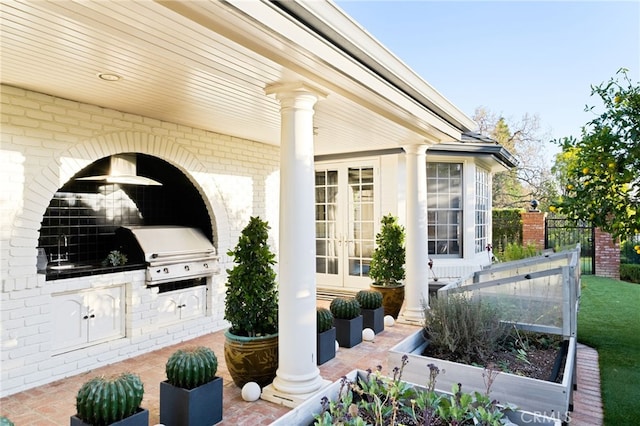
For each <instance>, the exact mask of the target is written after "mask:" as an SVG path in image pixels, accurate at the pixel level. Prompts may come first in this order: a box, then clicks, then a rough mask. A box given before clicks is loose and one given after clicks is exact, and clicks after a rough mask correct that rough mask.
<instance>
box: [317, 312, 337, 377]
mask: <svg viewBox="0 0 640 426" xmlns="http://www.w3.org/2000/svg"><path fill="white" fill-rule="evenodd" d="M316 326H317V328H318V335H317V339H316V352H317V354H316V355H317V357H316V358H317V365H322V364H324V363H325V362H327V361H329V360H330V359H333V358H335V356H336V328H335V327H334V326H333V314H332V313H331V311H330V310H329V309H327V308H322V307H318V308H316Z"/></svg>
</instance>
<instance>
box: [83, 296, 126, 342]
mask: <svg viewBox="0 0 640 426" xmlns="http://www.w3.org/2000/svg"><path fill="white" fill-rule="evenodd" d="M122 293H123V291H122V287H111V288H106V289H101V290H96V291H92V292H91V293H89V294H87V295H86V296H85V303H86V305H87V308H88V309H87V314H86V316H88V318H87V320H88V322H89V327H88V341H89V342H95V341H98V340H105V339H111V338H118V337H123V336H124V303H123V302H124V297H123V296H124V295H123V294H122Z"/></svg>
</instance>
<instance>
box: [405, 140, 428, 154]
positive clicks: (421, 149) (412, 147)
mask: <svg viewBox="0 0 640 426" xmlns="http://www.w3.org/2000/svg"><path fill="white" fill-rule="evenodd" d="M431 145H433V144H431V143H428V142H424V143H413V144H407V145H402V149H403V150H404V152H405V154H413V155H422V154H426V153H427V149H428V148H429V147H430V146H431Z"/></svg>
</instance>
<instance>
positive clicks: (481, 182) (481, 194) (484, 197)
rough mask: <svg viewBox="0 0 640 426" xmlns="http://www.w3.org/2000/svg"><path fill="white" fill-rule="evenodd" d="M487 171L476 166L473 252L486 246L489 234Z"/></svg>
mask: <svg viewBox="0 0 640 426" xmlns="http://www.w3.org/2000/svg"><path fill="white" fill-rule="evenodd" d="M489 197H490V192H489V172H487V171H486V170H483V169H480V168H476V226H475V252H476V253H481V252H483V251H484V250H485V249H486V248H487V244H488V236H489V215H490V214H491V210H490V206H489V204H490V201H491V200H490V198H489Z"/></svg>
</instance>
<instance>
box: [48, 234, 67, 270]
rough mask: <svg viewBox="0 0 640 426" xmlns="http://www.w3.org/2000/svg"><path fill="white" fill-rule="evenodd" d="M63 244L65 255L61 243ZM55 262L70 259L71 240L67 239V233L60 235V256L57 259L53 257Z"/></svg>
mask: <svg viewBox="0 0 640 426" xmlns="http://www.w3.org/2000/svg"><path fill="white" fill-rule="evenodd" d="M61 244H62V248H63V249H64V255H63V254H62V251H61V250H60V248H61V247H60V245H61ZM52 260H53V261H54V262H58V265H60V262H67V261H68V260H69V241H68V240H67V235H66V234H61V235H58V257H57V258H56V259H52Z"/></svg>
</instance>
